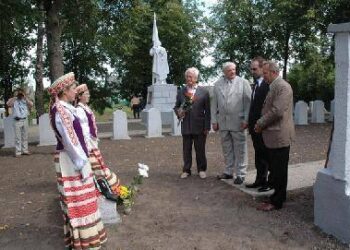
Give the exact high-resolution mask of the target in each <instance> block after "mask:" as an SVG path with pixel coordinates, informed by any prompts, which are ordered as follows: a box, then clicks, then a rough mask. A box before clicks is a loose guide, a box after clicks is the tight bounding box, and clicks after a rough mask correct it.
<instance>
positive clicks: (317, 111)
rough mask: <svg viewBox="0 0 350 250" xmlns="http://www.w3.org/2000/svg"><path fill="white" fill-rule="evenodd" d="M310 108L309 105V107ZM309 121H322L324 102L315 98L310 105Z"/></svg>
mask: <svg viewBox="0 0 350 250" xmlns="http://www.w3.org/2000/svg"><path fill="white" fill-rule="evenodd" d="M310 108H311V107H310ZM311 121H312V122H313V123H324V122H325V121H324V102H323V101H320V100H316V101H314V102H313V105H312V113H311Z"/></svg>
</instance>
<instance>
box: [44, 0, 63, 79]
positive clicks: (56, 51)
mask: <svg viewBox="0 0 350 250" xmlns="http://www.w3.org/2000/svg"><path fill="white" fill-rule="evenodd" d="M62 3H63V0H45V10H46V35H47V49H48V59H49V70H50V79H51V82H53V81H55V80H56V79H57V78H58V77H60V76H62V75H63V74H64V67H63V53H62V48H61V34H62V29H63V24H62V22H61V20H60V16H59V12H60V10H61V8H62Z"/></svg>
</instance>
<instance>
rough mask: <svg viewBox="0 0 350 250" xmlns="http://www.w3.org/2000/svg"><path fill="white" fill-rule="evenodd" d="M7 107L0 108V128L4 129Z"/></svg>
mask: <svg viewBox="0 0 350 250" xmlns="http://www.w3.org/2000/svg"><path fill="white" fill-rule="evenodd" d="M4 119H5V109H4V108H0V129H1V130H3V129H4Z"/></svg>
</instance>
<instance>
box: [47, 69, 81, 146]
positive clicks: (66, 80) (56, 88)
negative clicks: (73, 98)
mask: <svg viewBox="0 0 350 250" xmlns="http://www.w3.org/2000/svg"><path fill="white" fill-rule="evenodd" d="M74 83H76V81H75V77H74V73H73V72H70V73H68V74H65V75H63V76H61V77H59V78H57V80H55V81H54V82H53V84H52V85H51V87H50V88H49V89H48V91H49V93H50V94H51V95H52V96H53V97H54V102H53V103H50V111H51V109H52V108H53V107H54V106H56V109H57V113H58V114H59V116H60V118H61V120H62V122H63V126H65V127H66V129H67V131H68V135H69V138H70V140H71V142H72V143H73V144H74V145H78V138H77V135H76V133H75V132H74V128H73V121H72V119H71V117H70V115H69V114H68V112H67V111H66V109H65V108H64V107H63V105H62V104H61V103H60V102H59V99H58V94H59V93H60V92H61V91H63V90H64V89H65V88H66V87H68V86H70V85H72V84H74ZM50 115H51V112H50ZM51 120H52V119H51Z"/></svg>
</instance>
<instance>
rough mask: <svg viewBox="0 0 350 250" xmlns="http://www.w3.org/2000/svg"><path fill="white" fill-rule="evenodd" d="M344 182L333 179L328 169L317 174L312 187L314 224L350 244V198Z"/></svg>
mask: <svg viewBox="0 0 350 250" xmlns="http://www.w3.org/2000/svg"><path fill="white" fill-rule="evenodd" d="M347 188H348V187H346V182H345V181H343V180H338V179H335V178H334V177H333V175H332V172H331V171H330V169H327V168H325V169H322V170H321V171H319V172H318V174H317V178H316V182H315V185H314V216H315V224H316V225H317V226H318V227H320V228H321V229H322V230H323V231H324V232H325V233H328V234H331V235H334V236H335V237H337V238H338V239H340V240H341V241H343V242H345V243H350V196H349V195H347V194H346V189H347Z"/></svg>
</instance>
